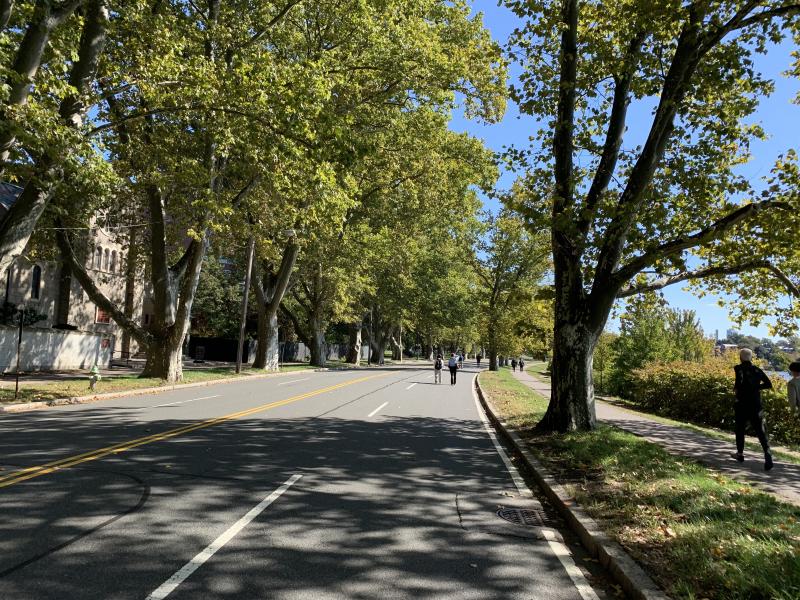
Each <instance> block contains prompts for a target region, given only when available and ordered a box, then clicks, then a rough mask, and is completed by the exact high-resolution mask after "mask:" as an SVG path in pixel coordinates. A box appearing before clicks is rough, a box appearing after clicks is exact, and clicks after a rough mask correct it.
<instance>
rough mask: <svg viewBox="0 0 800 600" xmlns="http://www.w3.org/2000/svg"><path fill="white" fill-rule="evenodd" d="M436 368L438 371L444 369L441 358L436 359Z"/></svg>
mask: <svg viewBox="0 0 800 600" xmlns="http://www.w3.org/2000/svg"><path fill="white" fill-rule="evenodd" d="M434 368H436V369H441V368H442V359H441V358H437V359H436V363H435V364H434Z"/></svg>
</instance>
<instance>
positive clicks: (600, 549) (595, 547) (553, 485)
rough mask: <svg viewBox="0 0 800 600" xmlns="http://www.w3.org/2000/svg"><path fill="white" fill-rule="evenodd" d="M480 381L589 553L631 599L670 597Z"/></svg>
mask: <svg viewBox="0 0 800 600" xmlns="http://www.w3.org/2000/svg"><path fill="white" fill-rule="evenodd" d="M479 380H480V377H476V378H475V388H476V391H477V392H478V398H479V399H480V401H481V404H482V405H483V407H484V409H485V410H486V414H487V415H488V416H489V419H490V420H491V421H492V423H493V424H494V425H495V427H496V428H497V429H498V430H499V431H500V433H502V434H503V435H504V436H505V438H506V439H507V440H508V441H509V442H510V443H511V445H512V446H514V448H515V449H516V450H517V451H518V452H519V453H520V454H521V455H522V458H523V460H524V461H525V463H526V464H527V466H528V467H529V468H530V471H531V474H532V475H533V478H534V480H536V483H537V484H538V485H539V487H540V488H541V489H542V491H543V492H544V494H545V496H547V499H548V500H549V501H550V502H551V503H552V505H553V506H554V507H555V508H556V510H558V512H559V513H560V514H561V517H562V518H563V519H564V520H565V521H566V522H567V524H568V525H569V527H570V528H571V529H572V530H573V531H574V532H575V533H576V534H577V535H578V537H579V538H580V540H581V543H582V544H583V546H584V547H585V548H586V549H587V550H588V551H589V553H590V554H592V556H593V557H594V558H596V559H597V560H598V561H599V562H600V564H601V565H603V567H605V569H606V570H607V571H608V572H609V573H610V574H611V576H612V577H613V578H614V580H615V581H616V582H617V583H618V584H619V585H620V586H621V587H622V589H623V590H624V591H625V594H626V595H627V596H628V597H629V598H634V599H636V600H669V596H667V595H666V594H665V593H664V592H663V591H662V590H661V588H659V587H658V586H657V585H656V583H655V582H654V581H653V580H652V579H651V578H650V576H649V575H648V574H647V573H645V572H644V570H643V569H642V568H641V567H640V566H639V565H638V564H637V563H636V561H634V560H633V558H631V557H630V555H628V553H627V552H625V550H624V549H623V548H622V546H620V545H619V544H618V543H617V542H616V541H614V540H613V539H611V537H609V536H608V534H606V533H605V532H604V531H603V530H602V529H600V527H599V526H598V525H597V523H596V522H595V520H594V519H592V518H591V517H590V516H589V515H587V514H586V513H585V512H584V511H583V509H582V508H581V507H580V506H578V504H577V502H576V501H575V498H573V497H572V496H571V495H570V494H568V493H567V491H566V490H565V489H564V488H563V487H562V486H561V484H559V483H558V482H557V481H556V480H555V479H554V478H553V477H552V476H551V475H550V474H549V473H548V472H547V470H546V469H545V467H544V466H543V465H542V464H541V463H540V462H539V461H538V460H537V458H536V457H535V456H534V455H533V453H532V452H531V451H530V450H529V449H528V446H527V444H526V443H525V442H524V441H523V440H522V439H521V438H520V437H519V435H518V434H517V433H516V431H515V430H514V429H513V428H512V427H511V426H510V425H508V424H507V423H505V422H504V421H502V420H501V419H500V418H499V417H498V416H497V415H498V412H497V410H496V409H495V408H494V405H493V404H492V403H491V401H490V400H489V398H487V397H486V395H485V394H484V392H483V389H482V388H481V385H480V381H479Z"/></svg>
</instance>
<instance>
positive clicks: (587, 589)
mask: <svg viewBox="0 0 800 600" xmlns="http://www.w3.org/2000/svg"><path fill="white" fill-rule="evenodd" d="M477 377H478V376H477V375H475V377H473V378H472V399H473V400H474V401H475V407H476V408H477V409H478V415H480V418H481V421H482V422H483V426H484V428H485V429H486V433H488V434H489V437H490V438H491V440H492V444H494V448H495V450H497V453H498V454H499V455H500V458H501V459H502V461H503V464H504V465H505V466H506V470H507V471H508V474H509V475H511V479H512V480H513V481H514V485H515V486H516V488H517V491H519V493H520V495H522V496H526V497H528V498H530V497H532V496H533V493H532V492H531V491H530V490H529V489H528V486H527V485H526V484H525V480H524V479H522V476H521V475H520V474H519V471H517V469H516V467H514V465H513V464H512V463H511V460H510V459H509V458H508V454H506V451H505V449H504V448H503V447H502V446H501V445H500V441H499V440H498V439H497V434H496V433H495V431H494V427H492V424H491V423H489V417H487V416H486V414H485V413H484V412H483V406H481V403H480V400H478V393H477V392H476V391H475V379H476V378H477ZM542 533H543V534H544V536H545V537H546V538H547V544H548V545H549V546H550V549H551V550H552V551H553V554H555V555H556V557H557V558H558V560H559V562H560V563H561V566H563V567H564V570H565V571H566V572H567V575H569V578H570V579H571V580H572V584H573V585H574V586H575V588H576V589H577V590H578V593H579V594H580V595H581V598H582V599H583V600H600V599H599V598H598V597H597V594H596V593H595V591H594V590H593V589H592V586H590V585H589V582H588V581H586V577H584V575H583V572H582V571H581V570H580V569H579V568H578V565H576V564H575V561H574V560H573V559H572V554H570V552H569V548H567V547H566V546H565V545H564V544H562V543H561V542H560V541H558V539H557V538H556V536H555V535H553V533H552V532H551V531H548V530H547V529H543V530H542Z"/></svg>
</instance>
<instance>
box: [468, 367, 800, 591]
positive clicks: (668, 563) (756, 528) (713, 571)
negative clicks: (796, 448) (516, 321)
mask: <svg viewBox="0 0 800 600" xmlns="http://www.w3.org/2000/svg"><path fill="white" fill-rule="evenodd" d="M529 383H531V381H530V379H528V378H527V377H526V376H525V375H524V374H523V375H522V376H519V375H517V376H516V377H515V376H514V375H512V373H511V371H509V370H507V369H501V370H500V371H499V372H484V373H482V374H481V375H480V384H481V387H482V388H483V390H484V393H485V394H486V395H487V396H488V397H489V398H490V400H491V401H492V403H493V404H494V406H495V407H496V409H497V410H498V411H499V413H500V416H501V418H502V419H503V420H504V421H506V423H508V424H509V425H510V426H512V427H513V428H514V429H516V431H517V433H518V434H519V435H520V436H521V437H522V439H523V440H524V442H525V443H526V444H527V445H528V447H529V448H530V449H531V450H532V452H533V453H534V454H535V455H536V457H537V458H538V459H539V460H540V461H541V462H542V463H543V464H544V465H545V467H546V468H547V469H548V470H549V471H550V473H552V474H553V475H554V476H555V478H556V479H557V480H558V481H559V483H560V484H561V485H562V486H563V487H565V488H566V490H567V491H568V493H569V494H571V495H572V496H573V497H574V498H575V500H576V502H577V503H578V504H579V505H580V506H581V507H582V508H583V509H584V510H585V511H586V512H587V513H588V514H589V515H590V516H591V517H592V518H594V519H595V520H596V521H597V522H598V524H599V525H600V526H601V527H602V528H603V529H604V530H605V531H606V532H607V533H608V534H609V535H610V536H612V537H613V538H614V539H615V540H616V541H617V542H619V543H620V544H621V545H622V546H623V547H624V548H625V550H626V551H627V552H628V553H629V554H630V555H631V556H633V557H634V558H635V559H636V560H637V561H638V562H639V563H640V564H641V565H642V566H643V567H644V568H645V570H646V571H648V573H649V574H650V576H651V577H652V578H653V579H654V580H655V581H656V582H657V583H658V584H659V585H660V586H661V587H662V588H663V589H664V590H665V591H666V592H667V594H669V596H670V597H672V598H676V599H677V598H681V599H684V598H685V599H687V600H689V599H691V600H700V599H702V598H706V599H707V600H753V599H767V598H769V599H774V600H789V599H794V600H797V599H798V598H800V507H798V506H796V505H794V504H791V503H788V502H784V501H781V500H780V499H778V498H776V497H775V496H774V495H772V494H768V493H764V492H762V491H760V490H759V489H757V488H755V487H753V486H750V485H748V484H747V483H743V482H740V481H737V480H735V479H733V478H731V477H728V476H726V475H724V474H722V473H719V472H717V471H715V470H714V469H710V468H706V467H705V466H703V465H701V464H699V463H698V462H697V461H696V460H694V459H693V458H687V457H683V456H676V455H673V454H670V453H668V452H667V451H666V450H665V448H664V447H662V446H661V445H660V444H659V443H652V442H650V441H648V440H647V439H644V437H639V436H637V435H634V434H632V433H629V432H627V431H623V430H622V429H620V428H617V427H615V426H613V425H610V424H608V422H607V421H606V422H602V421H601V422H600V423H599V424H598V428H597V430H596V431H592V432H571V433H567V434H541V433H539V432H537V431H536V430H535V429H534V427H533V426H534V425H535V424H536V423H537V422H538V421H539V419H541V417H542V415H544V412H545V410H546V409H547V399H546V398H545V397H544V396H543V395H542V394H541V392H542V391H545V390H544V386H542V385H539V383H541V382H539V383H536V382H534V383H535V385H536V387H537V388H538V390H539V391H538V392H537V391H534V389H533V388H532V387H531V386H530V385H527V384H529ZM601 410H603V409H602V408H601V407H598V413H600V411H601ZM675 429H676V430H677V431H674V432H673V434H675V435H679V434H682V433H683V430H681V429H680V428H675ZM670 431H671V430H670ZM712 441H713V442H714V443H715V444H716V445H715V447H714V452H716V453H717V454H720V455H721V456H723V457H724V456H725V454H726V453H725V451H724V450H727V448H723V447H720V444H722V446H724V443H721V442H719V441H718V440H712ZM676 444H677V442H676ZM676 444H672V448H671V449H672V450H674V449H675V446H676ZM737 464H738V463H737ZM778 468H779V467H776V470H777V469H778Z"/></svg>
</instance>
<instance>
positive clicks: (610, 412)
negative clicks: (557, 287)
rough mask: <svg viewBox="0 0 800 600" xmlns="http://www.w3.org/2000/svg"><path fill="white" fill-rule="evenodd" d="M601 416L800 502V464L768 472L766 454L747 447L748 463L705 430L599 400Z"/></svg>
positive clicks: (537, 384)
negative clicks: (669, 423)
mask: <svg viewBox="0 0 800 600" xmlns="http://www.w3.org/2000/svg"><path fill="white" fill-rule="evenodd" d="M514 377H516V378H517V379H518V380H520V381H521V382H522V383H524V384H526V385H527V386H529V387H531V388H533V389H534V390H535V391H537V392H539V393H540V394H542V395H544V396H547V397H549V396H550V383H549V382H546V381H542V380H541V379H538V378H537V377H535V376H533V375H531V374H529V373H527V372H523V373H520V372H518V371H517V372H515V373H514ZM597 418H598V419H599V420H601V421H604V422H606V423H610V424H611V425H615V426H616V427H619V428H620V429H624V430H625V431H628V432H630V433H633V434H635V435H638V436H641V437H643V438H645V439H646V440H649V441H651V442H654V443H656V444H659V445H660V446H662V447H664V448H665V449H666V450H667V451H668V452H671V453H672V454H677V455H680V456H686V457H689V458H693V459H695V460H697V461H699V462H701V463H703V464H705V465H707V466H709V467H712V468H713V469H715V470H716V471H719V472H720V473H724V474H725V475H728V476H729V477H734V478H736V479H745V480H747V481H748V482H750V483H755V484H757V485H758V486H759V487H760V488H761V489H763V490H766V491H768V492H771V493H773V494H775V495H776V496H779V497H781V498H782V499H784V500H787V501H788V502H791V503H793V504H797V505H800V465H795V464H792V463H787V462H784V461H780V460H776V461H775V468H774V469H773V470H772V471H770V472H768V473H767V472H765V471H764V456H763V454H762V453H761V452H760V451H759V452H755V451H752V450H748V449H747V448H745V452H744V455H745V462H744V463H737V462H736V461H735V460H734V459H733V458H731V453H732V452H734V451H735V450H736V448H735V447H734V445H733V442H732V441H731V443H730V444H727V443H726V442H724V441H722V440H718V439H716V438H712V437H709V436H707V435H703V434H702V433H699V432H696V431H691V430H688V429H683V428H681V427H676V426H674V425H668V424H666V423H661V422H659V421H656V420H655V419H652V418H650V417H648V416H647V415H646V414H643V413H640V412H635V411H632V410H627V409H623V408H619V407H617V406H613V405H611V404H608V403H607V402H603V401H601V400H597Z"/></svg>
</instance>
